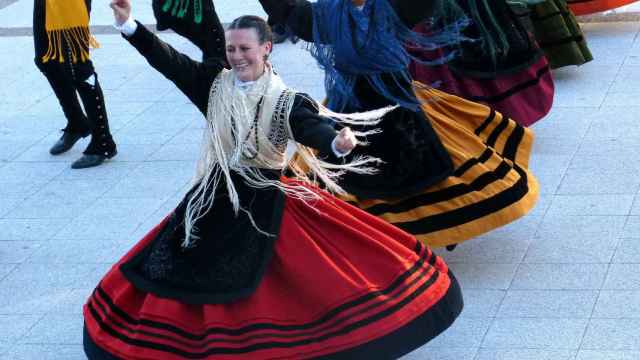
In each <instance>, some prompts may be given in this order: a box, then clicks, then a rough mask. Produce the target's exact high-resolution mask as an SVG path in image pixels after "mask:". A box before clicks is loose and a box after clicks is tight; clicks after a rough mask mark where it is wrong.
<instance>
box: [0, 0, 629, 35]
mask: <svg viewBox="0 0 640 360" xmlns="http://www.w3.org/2000/svg"><path fill="white" fill-rule="evenodd" d="M0 1H2V0H0ZM638 19H639V20H640V16H639V17H638ZM229 24H230V23H223V24H222V27H223V28H225V29H226V28H228V27H229ZM143 25H144V26H145V27H146V28H147V29H149V30H151V31H152V32H154V33H159V34H175V32H174V31H173V30H171V29H167V30H162V31H159V30H158V29H156V24H143ZM90 28H91V34H93V35H119V34H120V31H118V30H116V29H115V28H114V27H113V25H92V26H91V27H90ZM14 36H33V27H31V26H18V27H2V26H0V38H1V37H14Z"/></svg>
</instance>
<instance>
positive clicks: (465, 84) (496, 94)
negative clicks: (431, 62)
mask: <svg viewBox="0 0 640 360" xmlns="http://www.w3.org/2000/svg"><path fill="white" fill-rule="evenodd" d="M422 55H423V56H420V55H419V58H424V59H429V58H437V57H435V56H434V55H432V54H430V53H425V54H422ZM410 70H411V75H412V76H413V78H414V79H415V80H417V81H420V82H422V83H425V84H432V83H436V82H439V85H438V86H437V88H438V90H442V91H444V92H446V93H449V94H452V95H457V96H460V97H462V98H465V99H467V100H471V101H475V102H480V103H484V104H486V105H489V107H491V108H494V109H495V110H496V111H498V112H500V113H502V114H504V115H506V116H508V117H510V118H511V119H513V120H515V121H516V122H517V123H518V124H520V125H523V126H529V125H531V124H533V123H535V122H536V121H538V120H540V119H542V118H543V117H544V116H545V115H546V114H547V113H548V112H549V110H551V105H552V104H553V95H554V85H553V77H552V75H551V71H550V68H549V64H548V62H547V59H546V58H545V57H544V56H542V55H541V54H539V55H538V56H536V57H535V58H532V59H531V61H530V62H529V63H527V64H522V65H520V66H517V67H516V68H512V69H508V70H503V71H496V72H491V73H472V72H468V71H464V69H457V68H455V67H454V66H453V65H451V64H443V65H435V66H427V65H423V64H420V63H417V62H415V61H414V62H412V63H411V65H410Z"/></svg>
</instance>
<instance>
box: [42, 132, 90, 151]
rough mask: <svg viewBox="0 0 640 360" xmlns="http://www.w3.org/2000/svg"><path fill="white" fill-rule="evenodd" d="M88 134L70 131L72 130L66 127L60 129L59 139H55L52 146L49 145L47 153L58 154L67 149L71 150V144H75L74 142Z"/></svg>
mask: <svg viewBox="0 0 640 360" xmlns="http://www.w3.org/2000/svg"><path fill="white" fill-rule="evenodd" d="M87 135H89V134H88V133H87V134H79V133H76V132H72V131H68V130H66V129H63V130H62V136H60V139H58V141H56V143H55V144H53V146H52V147H51V149H49V153H50V154H51V155H60V154H62V153H65V152H67V151H69V150H71V148H72V147H73V145H75V143H76V142H78V140H80V139H82V138H83V137H85V136H87Z"/></svg>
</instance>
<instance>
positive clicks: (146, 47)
mask: <svg viewBox="0 0 640 360" xmlns="http://www.w3.org/2000/svg"><path fill="white" fill-rule="evenodd" d="M111 8H112V9H113V12H114V17H115V21H116V24H118V25H120V26H125V28H122V30H121V31H122V32H123V35H124V37H125V38H126V39H127V40H128V41H129V43H131V45H133V46H134V47H135V48H136V49H137V50H138V52H140V54H141V55H142V56H144V57H145V58H146V59H147V62H149V64H150V65H151V66H152V67H153V68H154V69H156V70H158V72H160V73H161V74H162V75H164V76H165V77H166V78H167V79H169V80H171V81H172V82H173V83H174V84H175V85H176V86H177V87H178V88H179V89H180V90H181V91H182V92H183V93H184V94H185V95H186V96H187V97H188V98H189V99H190V100H191V102H193V104H194V105H196V106H197V107H198V109H200V111H201V112H202V113H203V114H205V115H206V113H207V104H208V99H209V89H210V88H211V84H212V83H213V80H214V79H215V77H216V76H217V75H218V73H220V71H222V69H223V68H224V58H210V59H207V61H206V62H205V63H201V62H198V61H194V60H192V59H191V58H190V57H188V56H187V55H185V54H182V53H180V52H178V51H176V50H175V49H174V48H173V47H171V45H169V44H167V43H165V42H164V41H162V40H160V38H158V37H157V36H156V35H155V34H153V33H152V32H151V31H149V30H148V29H147V28H145V27H144V25H142V24H140V23H138V22H135V23H133V21H132V20H131V3H130V0H112V2H111ZM125 24H128V26H126V25H125ZM132 24H133V25H132Z"/></svg>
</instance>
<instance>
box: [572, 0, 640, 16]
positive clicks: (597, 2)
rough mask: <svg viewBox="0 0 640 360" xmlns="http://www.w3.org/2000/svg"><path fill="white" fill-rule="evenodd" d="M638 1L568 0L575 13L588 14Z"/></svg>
mask: <svg viewBox="0 0 640 360" xmlns="http://www.w3.org/2000/svg"><path fill="white" fill-rule="evenodd" d="M636 1H638V0H567V3H568V4H569V6H570V7H571V11H573V13H574V14H576V15H587V14H593V13H596V12H600V11H607V10H611V9H615V8H618V7H621V6H625V5H629V4H631V3H634V2H636Z"/></svg>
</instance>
